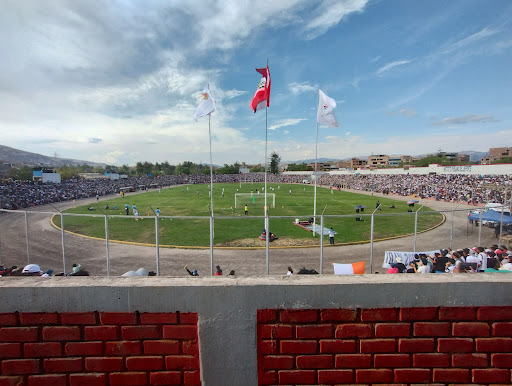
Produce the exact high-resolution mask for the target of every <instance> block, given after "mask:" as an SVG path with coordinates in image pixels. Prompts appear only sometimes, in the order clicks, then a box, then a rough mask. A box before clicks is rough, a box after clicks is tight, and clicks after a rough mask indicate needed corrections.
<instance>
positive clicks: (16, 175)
mask: <svg viewBox="0 0 512 386" xmlns="http://www.w3.org/2000/svg"><path fill="white" fill-rule="evenodd" d="M32 175H33V170H32V168H31V167H30V166H22V167H21V168H12V169H11V172H10V173H9V177H10V178H12V179H13V180H21V181H32Z"/></svg>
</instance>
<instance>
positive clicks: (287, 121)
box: [268, 118, 307, 130]
mask: <svg viewBox="0 0 512 386" xmlns="http://www.w3.org/2000/svg"><path fill="white" fill-rule="evenodd" d="M302 121H307V119H305V118H290V119H283V120H280V121H278V122H277V123H276V124H275V125H272V126H269V128H268V129H269V130H277V129H279V128H280V127H287V126H295V125H298V124H299V123H300V122H302Z"/></svg>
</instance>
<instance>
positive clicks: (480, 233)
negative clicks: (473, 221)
mask: <svg viewBox="0 0 512 386" xmlns="http://www.w3.org/2000/svg"><path fill="white" fill-rule="evenodd" d="M483 213H484V210H483V208H482V209H480V219H479V221H478V246H480V245H482V243H481V241H482V214H483Z"/></svg>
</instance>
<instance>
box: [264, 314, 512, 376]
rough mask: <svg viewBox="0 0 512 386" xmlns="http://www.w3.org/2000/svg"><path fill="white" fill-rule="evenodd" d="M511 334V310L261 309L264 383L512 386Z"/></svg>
mask: <svg viewBox="0 0 512 386" xmlns="http://www.w3.org/2000/svg"><path fill="white" fill-rule="evenodd" d="M260 315H261V318H260ZM494 317H496V320H494V319H493V318H494ZM511 330H512V307H510V306H507V307H425V308H420V307H418V308H414V307H413V308H396V309H389V308H382V309H339V310H338V309H308V310H289V309H288V310H280V309H270V310H258V328H257V335H258V337H257V338H258V377H259V378H258V379H259V380H260V384H275V385H285V384H294V382H298V383H300V381H298V379H300V377H301V376H304V378H303V379H304V381H302V382H306V380H307V384H321V383H322V382H323V383H322V384H348V383H358V384H361V383H388V384H392V383H393V384H409V385H413V384H435V383H445V384H456V383H459V384H473V383H474V384H485V383H488V384H490V383H500V384H512V375H511V371H510V367H511V366H512V332H511ZM283 348H284V349H283ZM486 380H488V382H487V381H486Z"/></svg>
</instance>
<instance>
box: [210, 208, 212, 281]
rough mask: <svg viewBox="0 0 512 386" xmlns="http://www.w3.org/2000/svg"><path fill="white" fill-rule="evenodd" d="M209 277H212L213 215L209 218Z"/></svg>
mask: <svg viewBox="0 0 512 386" xmlns="http://www.w3.org/2000/svg"><path fill="white" fill-rule="evenodd" d="M210 275H212V276H213V214H212V215H211V216H210Z"/></svg>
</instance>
